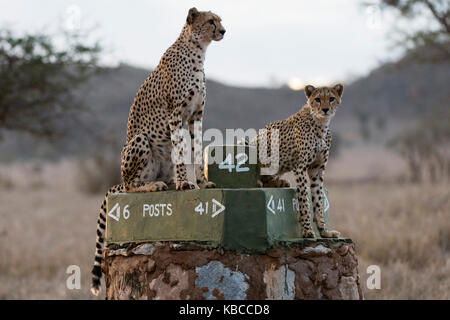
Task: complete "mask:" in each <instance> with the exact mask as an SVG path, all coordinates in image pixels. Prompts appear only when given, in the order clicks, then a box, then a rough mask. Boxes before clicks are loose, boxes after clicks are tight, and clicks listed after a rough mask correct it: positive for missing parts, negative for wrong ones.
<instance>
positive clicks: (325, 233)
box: [308, 164, 340, 238]
mask: <svg viewBox="0 0 450 320" xmlns="http://www.w3.org/2000/svg"><path fill="white" fill-rule="evenodd" d="M324 170H325V164H322V165H317V164H316V165H315V166H313V167H312V168H310V169H309V170H308V176H309V181H310V183H311V185H310V188H311V200H312V206H313V211H314V221H315V222H316V225H317V229H319V233H320V236H321V237H322V238H338V237H339V235H340V233H339V232H338V231H335V230H327V228H326V226H325V219H324V216H323V172H324Z"/></svg>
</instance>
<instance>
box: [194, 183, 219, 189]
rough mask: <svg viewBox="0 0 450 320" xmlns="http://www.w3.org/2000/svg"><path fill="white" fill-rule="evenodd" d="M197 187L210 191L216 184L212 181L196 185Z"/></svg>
mask: <svg viewBox="0 0 450 320" xmlns="http://www.w3.org/2000/svg"><path fill="white" fill-rule="evenodd" d="M198 186H199V188H200V189H211V188H215V187H216V184H215V183H214V182H212V181H204V182H200V183H198Z"/></svg>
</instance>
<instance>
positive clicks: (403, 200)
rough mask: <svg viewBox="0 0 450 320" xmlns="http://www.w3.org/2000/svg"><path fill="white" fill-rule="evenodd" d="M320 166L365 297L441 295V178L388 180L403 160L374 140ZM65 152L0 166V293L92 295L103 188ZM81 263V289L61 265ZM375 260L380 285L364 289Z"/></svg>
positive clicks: (447, 263) (447, 231) (448, 222)
mask: <svg viewBox="0 0 450 320" xmlns="http://www.w3.org/2000/svg"><path fill="white" fill-rule="evenodd" d="M351 152H353V156H352V155H351V153H347V155H344V156H343V157H341V158H339V159H335V160H333V162H332V166H330V170H329V172H328V173H327V177H326V178H327V180H326V181H329V183H327V186H328V189H329V193H330V200H331V219H332V223H333V225H334V227H335V228H336V229H338V230H339V231H341V233H342V234H343V235H344V236H348V237H351V238H352V239H353V240H354V241H355V242H356V244H357V250H358V254H359V257H360V274H361V283H362V285H363V290H364V291H365V296H366V298H368V299H422V298H423V299H432V298H437V299H449V298H450V278H449V277H448V274H449V273H450V219H449V217H450V209H449V207H450V188H449V186H448V185H438V186H432V185H406V184H400V183H398V182H395V181H396V180H397V179H394V178H396V177H397V176H398V175H399V174H400V173H401V170H402V163H401V161H400V160H399V159H397V158H395V157H393V156H392V155H389V154H386V152H385V151H382V150H370V149H366V150H364V149H357V150H353V151H351ZM77 172H78V171H77V165H76V164H74V163H69V162H62V163H59V164H44V165H20V164H15V165H10V166H7V167H5V166H4V167H0V176H1V177H2V179H4V180H5V181H7V183H5V184H1V183H0V283H1V284H2V285H1V286H0V299H14V298H17V299H37V298H40V299H78V298H83V299H91V298H92V296H91V295H90V293H89V280H90V279H89V278H90V277H89V273H90V269H91V263H92V258H93V249H94V243H95V223H96V220H97V213H98V208H99V205H100V202H101V200H102V193H103V192H102V193H100V194H97V195H89V194H86V193H83V192H81V191H80V189H79V187H78V186H77V184H76V181H77ZM72 264H74V265H78V266H79V267H80V268H81V274H82V283H81V286H82V287H81V289H80V290H68V289H67V288H66V279H67V275H66V273H65V272H66V268H67V267H68V266H69V265H72ZM371 264H376V265H379V266H380V268H381V272H382V283H381V286H382V289H381V290H372V291H371V290H368V289H367V288H366V287H365V283H366V278H367V275H366V272H365V270H366V267H367V266H368V265H371Z"/></svg>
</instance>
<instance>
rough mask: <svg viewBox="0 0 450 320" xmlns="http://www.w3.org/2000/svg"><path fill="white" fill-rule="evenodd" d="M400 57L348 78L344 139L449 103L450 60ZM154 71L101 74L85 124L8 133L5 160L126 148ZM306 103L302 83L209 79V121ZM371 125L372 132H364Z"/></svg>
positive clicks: (236, 122) (246, 118)
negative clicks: (60, 132) (239, 83)
mask: <svg viewBox="0 0 450 320" xmlns="http://www.w3.org/2000/svg"><path fill="white" fill-rule="evenodd" d="M400 62H402V61H400ZM400 62H399V63H390V64H385V65H382V66H380V67H379V68H377V69H375V70H373V71H372V72H371V73H370V74H369V75H367V76H366V77H364V78H361V79H358V80H357V81H355V82H353V83H351V84H345V89H344V97H343V103H342V106H341V108H340V110H339V112H338V114H337V115H336V117H335V119H334V120H333V124H332V126H333V128H334V129H335V131H336V132H338V133H339V134H340V135H341V136H342V137H343V139H344V140H347V141H353V142H354V141H358V140H359V139H360V138H361V136H364V135H368V137H365V138H367V139H373V140H374V141H384V140H385V139H386V137H387V136H389V135H390V134H393V133H394V132H395V131H398V130H400V129H401V128H402V127H404V125H407V124H408V123H411V122H412V121H414V120H415V119H418V118H420V117H421V116H422V115H424V114H426V113H427V112H431V111H433V110H439V108H441V107H442V106H443V105H444V106H447V107H448V106H449V102H450V95H449V90H448V88H449V83H450V62H446V63H440V64H417V63H408V64H406V65H405V63H400ZM206 72H207V70H206ZM149 73H150V71H149V70H145V69H141V68H135V67H131V66H128V65H121V66H120V67H118V68H114V69H107V70H105V71H104V72H102V73H101V74H99V75H96V76H94V77H93V78H91V79H90V80H89V81H88V83H86V84H85V85H84V86H82V87H81V88H79V89H78V90H77V91H78V94H79V95H80V96H82V97H84V98H85V102H86V105H87V106H88V111H87V112H82V116H81V121H79V122H78V124H76V125H74V124H73V123H72V122H71V121H68V122H67V137H66V138H64V139H62V140H60V141H55V142H50V143H49V142H42V141H37V140H34V139H32V138H29V137H24V136H22V135H19V134H16V133H6V134H4V136H3V137H4V139H3V141H2V142H0V160H14V159H17V158H33V157H46V156H48V157H50V158H58V157H60V156H72V155H79V154H82V153H85V152H88V153H91V152H98V150H100V149H99V147H100V146H101V145H103V144H105V143H106V144H111V145H112V148H113V149H114V150H116V152H120V148H121V145H122V144H123V142H124V138H125V133H126V123H127V118H128V111H129V107H130V105H131V102H132V100H133V98H134V96H135V94H136V91H137V90H138V88H139V86H140V85H141V83H142V82H143V81H144V79H145V78H146V77H147V76H148V74H149ZM304 103H305V97H304V93H303V91H292V90H290V89H288V88H285V87H283V88H277V89H268V88H242V87H234V86H228V85H224V84H222V83H220V82H217V81H214V80H208V81H207V102H206V111H205V118H204V128H205V129H207V128H218V129H221V130H223V129H226V128H243V129H248V128H256V129H257V128H262V127H263V126H264V125H265V124H267V123H268V122H270V121H274V120H279V119H284V118H286V117H288V116H289V115H291V114H293V113H294V112H296V111H297V110H299V109H300V108H301V106H303V104H304ZM63 125H64V124H63ZM365 127H367V128H369V129H368V132H364V128H365ZM377 139H378V140H377ZM117 154H118V155H119V153H117Z"/></svg>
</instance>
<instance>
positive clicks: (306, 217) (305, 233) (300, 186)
mask: <svg viewBox="0 0 450 320" xmlns="http://www.w3.org/2000/svg"><path fill="white" fill-rule="evenodd" d="M294 175H295V182H296V185H297V186H296V190H297V198H298V203H299V207H300V223H301V225H302V237H303V238H314V237H315V235H314V231H313V229H312V226H311V216H310V213H309V206H308V177H307V174H306V167H305V168H298V169H296V170H294Z"/></svg>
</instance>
